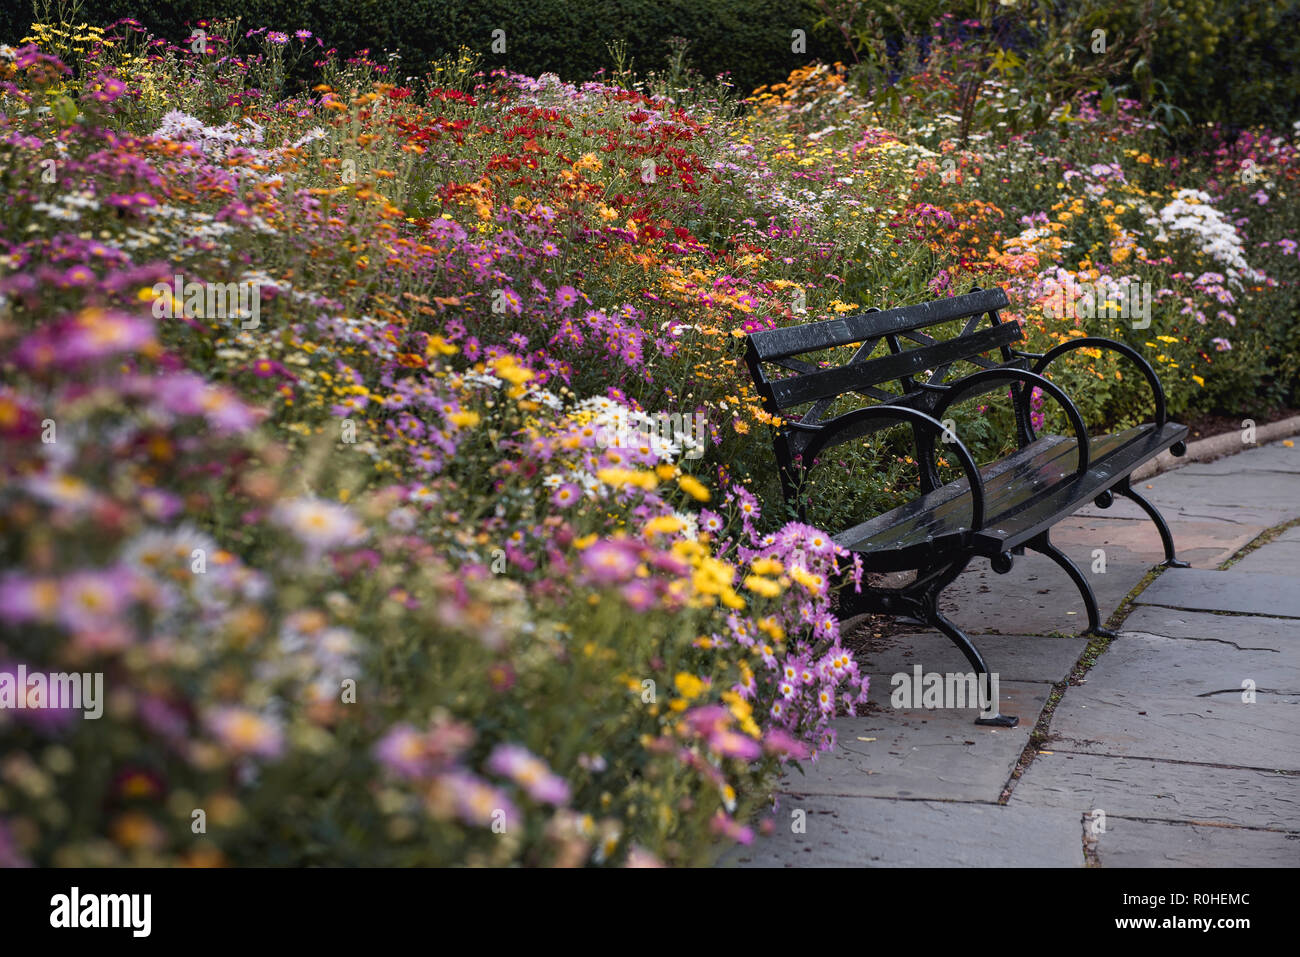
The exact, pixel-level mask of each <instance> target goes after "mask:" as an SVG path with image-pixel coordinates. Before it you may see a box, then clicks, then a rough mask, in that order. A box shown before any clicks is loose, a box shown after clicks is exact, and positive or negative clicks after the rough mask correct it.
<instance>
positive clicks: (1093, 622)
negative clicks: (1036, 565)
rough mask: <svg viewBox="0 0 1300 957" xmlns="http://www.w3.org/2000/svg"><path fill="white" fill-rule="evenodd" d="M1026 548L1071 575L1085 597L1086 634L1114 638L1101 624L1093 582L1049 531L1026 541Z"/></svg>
mask: <svg viewBox="0 0 1300 957" xmlns="http://www.w3.org/2000/svg"><path fill="white" fill-rule="evenodd" d="M1025 547H1026V548H1030V549H1033V550H1034V551H1036V552H1038V553H1039V554H1040V555H1046V556H1047V557H1048V558H1050V559H1051V560H1052V561H1054V562H1056V564H1058V565H1060V566H1061V568H1062V569H1064V571H1065V573H1066V574H1067V575H1069V576H1070V580H1071V581H1073V582H1074V586H1075V587H1076V588H1078V589H1079V595H1080V597H1082V598H1083V606H1084V608H1086V609H1087V610H1088V628H1087V630H1086V631H1085V632H1084V634H1085V635H1100V636H1101V637H1103V638H1114V637H1115V632H1113V631H1111V630H1110V629H1109V628H1103V627H1102V625H1101V611H1100V610H1099V609H1098V607H1097V596H1096V595H1095V594H1094V593H1093V590H1092V583H1091V582H1090V581H1088V579H1087V577H1086V576H1085V575H1084V574H1083V572H1082V571H1080V570H1079V566H1078V565H1076V564H1074V562H1073V561H1071V560H1070V556H1069V555H1067V554H1065V552H1063V551H1061V550H1060V549H1059V548H1057V547H1056V546H1055V545H1053V544H1052V540H1051V538H1049V537H1048V534H1047V532H1039V533H1038V534H1037V535H1035V536H1034V537H1033V538H1032V539H1030V540H1029V541H1027V542H1026V543H1025Z"/></svg>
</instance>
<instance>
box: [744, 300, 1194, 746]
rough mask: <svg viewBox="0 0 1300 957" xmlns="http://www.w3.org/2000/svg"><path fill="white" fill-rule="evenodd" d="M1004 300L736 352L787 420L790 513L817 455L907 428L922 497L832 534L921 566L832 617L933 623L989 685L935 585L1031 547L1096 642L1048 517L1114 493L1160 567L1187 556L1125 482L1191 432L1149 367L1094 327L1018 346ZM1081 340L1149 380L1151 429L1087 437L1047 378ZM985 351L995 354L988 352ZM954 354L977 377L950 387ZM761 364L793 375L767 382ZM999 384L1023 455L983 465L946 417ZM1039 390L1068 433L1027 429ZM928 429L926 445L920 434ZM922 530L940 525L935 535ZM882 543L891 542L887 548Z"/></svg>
mask: <svg viewBox="0 0 1300 957" xmlns="http://www.w3.org/2000/svg"><path fill="white" fill-rule="evenodd" d="M1008 305H1009V303H1008V300H1007V297H1006V294H1005V293H1004V292H1003V291H1002V290H1001V289H999V288H993V289H983V290H982V289H979V288H978V287H976V288H975V289H974V290H972V291H971V292H970V293H968V294H966V295H962V296H954V297H952V298H948V299H939V300H936V301H932V302H925V303H921V304H919V305H915V306H905V307H900V308H896V309H889V310H886V311H883V312H882V311H880V310H878V309H870V310H867V311H866V312H864V313H861V314H858V315H855V316H850V317H847V318H843V319H831V320H826V321H822V322H811V323H805V324H802V325H797V326H786V327H782V328H776V329H767V330H763V331H759V332H753V333H750V334H749V335H748V336H747V343H748V344H747V348H746V352H745V363H746V365H747V366H748V368H749V372H750V375H751V376H752V377H753V380H754V385H755V387H756V388H757V390H758V392H759V394H760V396H761V397H762V400H763V406H764V408H765V409H766V411H767V412H768V413H769V414H771V415H773V416H777V417H779V418H780V419H781V424H780V425H779V426H778V427H777V428H776V430H775V436H774V440H773V447H774V450H775V453H776V461H777V468H778V470H779V473H780V479H781V487H782V492H783V493H784V496H785V499H786V502H787V503H788V504H789V505H791V506H793V507H794V509H795V512H796V514H797V515H798V516H799V518H800V520H801V521H806V520H807V518H806V514H807V513H806V501H805V498H804V496H803V494H802V489H803V488H804V487H805V485H806V482H807V479H808V475H809V473H810V472H811V470H812V469H813V468H814V467H815V466H816V465H817V464H818V462H819V456H820V454H821V453H822V452H823V451H825V450H826V449H828V448H831V447H833V446H835V445H839V444H841V443H843V442H846V441H850V440H852V439H855V438H861V437H864V436H868V435H872V434H874V433H876V432H879V431H880V430H882V429H885V428H890V427H892V426H895V425H900V424H902V425H909V426H910V427H911V431H912V439H913V443H912V444H913V446H914V449H915V453H916V454H915V461H916V464H917V469H918V471H919V473H920V487H921V495H920V496H919V497H918V498H917V499H915V500H913V501H912V502H909V503H907V504H906V505H903V506H900V507H899V508H895V509H892V510H891V511H889V512H886V513H885V514H884V515H883V516H877V517H875V518H873V519H869V520H867V521H865V522H861V523H859V524H858V525H855V526H853V527H850V528H846V529H843V530H841V531H839V532H837V533H836V534H835V535H834V538H835V541H836V542H837V543H838V544H840V545H842V546H844V547H846V548H848V549H849V550H850V551H853V552H856V553H857V554H859V555H860V556H861V560H862V564H863V567H864V569H865V571H866V572H895V571H915V572H916V578H915V580H914V581H912V582H910V583H908V584H906V585H902V586H899V587H881V586H873V585H869V584H868V583H867V582H866V581H865V580H864V581H863V584H862V588H861V591H860V592H859V591H856V590H854V589H853V588H852V587H851V586H847V585H846V586H843V587H841V589H840V592H839V596H838V602H839V605H838V609H837V614H838V616H839V618H840V619H841V620H842V621H843V620H847V619H848V618H850V617H852V616H854V615H858V614H861V613H864V612H872V613H884V614H893V615H899V616H906V617H910V618H914V619H917V620H920V621H923V622H926V623H928V624H930V625H932V626H933V627H935V628H937V629H939V631H941V632H942V633H943V634H945V635H947V637H948V638H949V639H951V640H952V642H953V643H954V644H955V645H956V646H957V647H958V648H959V649H960V650H961V651H962V653H963V654H964V655H965V656H966V658H967V660H968V661H969V662H970V663H971V665H972V667H974V669H975V672H976V677H977V679H979V680H980V681H981V684H980V685H979V687H980V688H984V687H987V686H986V685H985V684H984V683H983V681H984V680H985V677H986V676H987V675H988V673H989V669H988V666H987V665H986V664H985V662H984V658H983V656H982V655H981V654H980V652H979V650H978V649H977V648H976V647H975V645H974V643H973V642H972V641H971V639H970V638H969V637H967V636H966V634H965V633H964V632H962V630H961V629H960V628H958V627H957V625H955V624H953V622H951V621H950V620H949V619H948V618H946V617H945V616H944V615H943V614H942V613H941V612H940V611H939V607H938V598H939V594H940V592H942V591H943V589H944V588H946V587H947V586H948V585H949V584H951V583H952V582H953V581H954V580H955V579H956V578H957V576H958V575H959V574H961V572H962V571H963V570H964V569H965V568H966V566H967V565H968V564H969V563H970V562H971V561H972V560H973V559H974V558H976V557H984V558H988V559H989V561H990V564H991V565H992V567H993V570H994V571H995V572H998V573H999V574H1006V573H1007V572H1009V571H1010V570H1011V567H1012V563H1013V560H1014V559H1013V556H1015V555H1023V554H1024V550H1025V549H1026V548H1028V549H1030V550H1032V551H1036V552H1039V553H1040V554H1043V555H1046V556H1047V557H1048V558H1051V559H1052V560H1053V561H1054V562H1056V564H1058V565H1059V566H1060V567H1061V568H1062V569H1063V570H1064V571H1065V572H1066V574H1068V575H1069V576H1070V578H1071V580H1072V581H1073V582H1074V584H1075V586H1076V587H1077V588H1078V589H1079V593H1080V595H1081V596H1082V598H1083V602H1084V605H1085V607H1086V608H1087V612H1088V628H1087V630H1086V631H1085V632H1084V634H1095V635H1110V634H1112V632H1110V631H1108V630H1107V629H1105V628H1104V627H1103V626H1102V619H1101V615H1100V612H1099V611H1098V608H1097V599H1096V596H1095V595H1094V594H1093V591H1092V586H1091V584H1090V583H1089V582H1088V579H1087V578H1086V577H1084V575H1083V573H1082V572H1081V571H1080V570H1079V568H1078V567H1077V566H1076V565H1075V564H1074V562H1072V561H1071V560H1070V558H1069V557H1068V556H1067V555H1066V554H1065V553H1064V552H1062V551H1060V550H1059V549H1058V548H1057V547H1056V546H1055V545H1053V544H1052V542H1051V539H1050V537H1049V532H1050V530H1051V528H1052V526H1054V525H1055V524H1056V523H1058V522H1059V521H1061V520H1062V519H1064V518H1066V517H1067V516H1069V515H1071V514H1073V513H1074V512H1075V511H1076V510H1077V509H1078V508H1079V507H1080V506H1082V505H1085V504H1086V503H1087V502H1088V501H1093V502H1095V504H1096V505H1098V506H1099V507H1101V508H1108V507H1109V506H1110V505H1111V503H1112V502H1113V501H1114V496H1115V495H1122V496H1124V497H1125V498H1128V499H1131V500H1132V501H1134V502H1135V503H1137V505H1138V506H1140V507H1141V508H1142V510H1143V511H1144V512H1146V514H1147V515H1148V516H1149V517H1150V518H1151V520H1152V521H1153V522H1154V523H1155V526H1156V528H1157V530H1158V531H1159V533H1160V540H1161V543H1162V545H1163V546H1164V552H1165V560H1164V562H1163V563H1162V564H1163V565H1165V566H1175V567H1186V564H1187V563H1186V562H1181V561H1179V560H1178V559H1177V558H1176V557H1175V554H1174V541H1173V536H1172V535H1171V534H1170V531H1169V526H1168V524H1167V523H1166V522H1165V520H1164V517H1163V516H1162V515H1161V514H1160V512H1159V511H1158V510H1157V509H1156V507H1155V505H1153V504H1152V503H1151V502H1150V501H1148V500H1147V499H1146V498H1144V497H1143V496H1142V495H1140V494H1139V493H1138V492H1136V491H1135V490H1134V489H1133V487H1132V482H1131V477H1132V473H1133V472H1134V471H1135V470H1136V469H1137V468H1138V467H1140V466H1141V465H1142V464H1144V463H1145V462H1147V461H1149V460H1151V459H1152V458H1154V457H1155V456H1156V455H1158V454H1159V453H1160V452H1162V451H1164V450H1165V449H1170V450H1171V451H1172V452H1173V454H1174V455H1179V456H1181V455H1183V454H1184V453H1185V452H1186V449H1187V447H1186V439H1187V427H1186V426H1185V425H1179V424H1177V423H1172V422H1169V421H1168V416H1167V414H1166V408H1165V394H1164V390H1163V388H1162V387H1161V385H1160V378H1159V376H1157V375H1156V372H1155V370H1154V369H1153V368H1152V367H1151V364H1150V363H1149V362H1147V361H1146V359H1144V358H1143V357H1142V356H1141V355H1140V354H1139V353H1138V352H1137V351H1135V350H1134V349H1133V348H1131V347H1130V346H1128V345H1125V344H1124V343H1122V342H1116V341H1114V340H1111V339H1104V338H1100V337H1095V336H1086V337H1080V338H1077V339H1072V340H1069V341H1066V342H1063V343H1061V344H1060V345H1057V346H1055V347H1054V348H1052V349H1050V350H1048V351H1047V352H1046V353H1031V352H1022V351H1019V350H1017V349H1013V348H1011V344H1012V343H1013V342H1016V341H1018V340H1020V339H1021V338H1022V337H1023V334H1022V332H1021V329H1020V324H1019V323H1018V322H1004V321H1002V319H1001V318H1000V317H999V316H998V310H999V309H1004V308H1006V307H1007V306H1008ZM985 317H987V318H988V319H989V324H988V327H987V328H984V329H980V328H979V326H980V324H981V321H982V320H983V319H984V318H985ZM961 319H965V320H966V322H965V324H964V326H963V328H962V331H961V333H960V334H959V335H957V336H954V337H952V338H950V339H947V340H942V341H941V340H936V339H935V338H933V337H932V336H930V335H928V334H927V333H926V332H924V330H925V329H926V328H927V327H930V326H933V325H936V324H939V323H945V322H951V321H953V320H961ZM881 340H884V342H885V343H886V344H887V346H888V349H889V351H888V353H886V354H885V355H883V356H880V357H877V358H871V355H872V353H873V352H874V351H875V349H876V347H877V345H878V344H879V343H880V342H881ZM901 340H907V342H908V345H909V346H910V348H904V346H903V343H902V341H901ZM858 343H860V344H861V345H860V346H859V348H858V349H857V350H856V351H855V352H854V353H853V355H852V358H850V359H849V360H848V362H846V363H844V364H842V365H833V364H825V363H823V364H816V363H814V362H810V361H808V360H807V359H803V358H800V356H803V355H805V354H808V353H817V352H822V351H824V350H827V349H831V348H835V347H841V346H849V345H854V344H858ZM1076 349H1111V350H1114V351H1115V352H1118V353H1119V354H1120V355H1122V356H1125V357H1126V358H1128V359H1129V360H1130V361H1132V362H1133V363H1134V364H1135V365H1136V366H1137V368H1138V370H1139V371H1140V372H1141V373H1142V375H1143V376H1144V378H1145V379H1146V380H1147V382H1148V383H1149V385H1150V386H1151V390H1152V393H1153V395H1154V400H1155V410H1154V412H1155V416H1154V422H1151V423H1146V424H1144V425H1141V426H1137V427H1135V428H1133V429H1129V430H1127V431H1125V432H1122V433H1114V434H1112V435H1108V436H1104V437H1101V438H1099V439H1090V438H1089V436H1088V432H1087V429H1086V427H1085V426H1084V423H1083V419H1082V416H1080V414H1079V410H1078V408H1077V407H1076V406H1075V404H1074V403H1073V402H1072V401H1071V400H1070V398H1069V396H1067V395H1066V394H1065V392H1063V391H1062V390H1061V388H1060V387H1059V386H1057V385H1056V384H1054V383H1053V382H1052V381H1051V380H1050V379H1047V378H1044V376H1043V375H1042V373H1043V371H1044V370H1045V369H1047V367H1048V366H1049V365H1051V363H1052V362H1054V361H1055V360H1056V359H1057V358H1059V357H1060V356H1063V355H1065V354H1066V353H1067V352H1071V351H1073V350H1076ZM994 350H996V351H997V352H998V354H999V355H1000V357H1001V361H994V360H991V359H989V358H987V357H986V356H985V353H989V352H993V351H994ZM960 361H964V362H968V363H970V364H972V365H975V366H977V367H978V371H976V372H973V373H971V374H969V375H965V376H961V377H958V378H955V379H953V380H952V381H950V382H945V381H944V380H945V379H946V377H947V376H948V373H949V369H950V368H951V366H952V365H953V363H955V362H960ZM769 366H778V367H781V368H784V369H785V370H788V371H790V372H793V373H794V374H793V375H789V376H785V377H781V378H775V379H774V378H770V377H769V375H768V373H767V368H766V367H769ZM891 380H894V381H897V382H898V383H899V385H900V386H901V388H902V393H901V394H896V393H892V392H888V391H885V390H883V389H880V388H877V386H878V385H880V384H882V383H886V382H889V381H891ZM1008 384H1009V386H1010V390H1009V391H1010V396H1011V399H1012V406H1013V409H1014V413H1015V422H1016V433H1017V435H1016V440H1017V445H1018V449H1017V451H1016V452H1013V453H1011V454H1009V455H1007V456H1006V457H1004V458H1003V459H1000V460H998V461H997V462H993V463H989V464H988V465H986V466H984V467H983V468H982V469H981V468H980V467H978V466H977V465H976V464H975V460H974V458H973V457H972V456H971V454H970V452H969V450H968V449H967V448H966V446H965V445H964V444H963V443H962V442H961V441H960V440H959V439H958V438H957V436H956V435H954V434H953V433H952V432H950V431H948V430H947V429H945V428H944V426H943V424H941V420H942V419H943V415H944V412H945V411H947V409H948V408H949V407H950V406H951V405H952V404H953V403H954V402H956V401H958V400H965V399H970V398H973V397H976V396H979V395H983V394H986V393H989V392H994V391H996V390H998V389H999V388H1005V387H1006V386H1007V385H1008ZM1035 386H1037V387H1038V388H1039V389H1041V390H1042V392H1043V393H1044V394H1045V395H1046V396H1049V397H1051V398H1052V399H1054V400H1055V401H1056V402H1058V403H1059V404H1060V405H1061V407H1062V408H1063V409H1064V410H1065V413H1066V415H1067V417H1068V419H1069V421H1070V425H1071V428H1072V430H1073V432H1074V436H1073V438H1070V437H1066V436H1041V437H1039V436H1036V434H1035V432H1034V429H1033V425H1032V421H1031V418H1030V408H1029V400H1030V397H1031V395H1032V390H1033V388H1034V387H1035ZM849 394H854V395H856V396H858V397H861V398H863V399H867V400H874V401H875V402H876V403H878V404H874V405H866V406H865V407H862V408H856V409H853V410H852V411H848V412H845V413H842V414H839V415H836V416H834V417H833V418H831V419H829V420H826V419H824V416H825V415H826V413H827V412H828V411H829V410H830V409H831V408H832V406H834V405H835V404H836V402H837V401H838V400H839V398H840V397H841V396H845V395H849ZM799 406H809V407H808V408H807V409H806V411H804V412H803V413H802V415H801V416H800V417H799V418H798V419H797V420H792V419H791V418H790V416H791V414H792V412H791V410H792V409H795V408H796V407H799ZM796 414H797V413H796ZM923 436H924V437H925V438H926V439H927V441H922V437H923ZM935 439H940V440H941V441H942V442H943V443H944V444H945V445H947V446H948V449H949V450H951V451H952V452H953V453H955V455H956V458H957V459H958V461H959V462H960V464H961V467H962V471H963V472H964V478H961V479H957V480H955V481H952V482H949V483H946V484H945V483H943V482H942V481H941V480H940V477H939V475H938V471H937V468H936V462H935V456H934V444H933V443H934V441H935ZM1099 442H1100V443H1101V445H1100V446H1098V445H1097V443H1099ZM1098 448H1100V449H1101V450H1102V454H1101V455H1099V456H1098V455H1094V452H1095V451H1096V450H1097V449H1098ZM1070 449H1073V450H1074V452H1075V455H1074V460H1075V465H1074V467H1073V469H1072V473H1073V474H1068V475H1067V474H1066V472H1065V470H1064V469H1062V468H1061V466H1060V464H1059V463H1058V462H1056V459H1057V458H1060V457H1061V453H1064V454H1065V455H1067V456H1068V453H1069V450H1070ZM1049 453H1051V456H1050V459H1049V458H1048V455H1049ZM1017 469H1019V470H1020V472H1019V474H1017V471H1016V470H1017ZM993 481H996V482H997V483H998V491H999V494H1000V496H1001V500H1005V501H1003V502H1002V504H999V503H998V502H994V503H989V502H988V500H987V499H988V496H987V495H986V490H985V483H986V482H993ZM1008 496H1010V497H1009V498H1008ZM963 505H965V506H968V507H967V510H966V513H964V514H969V515H970V518H969V521H966V520H962V521H961V522H960V524H957V525H955V526H954V524H953V519H952V517H951V516H948V515H947V512H948V511H950V510H952V509H958V510H960V509H961V508H962V506H963ZM950 506H951V508H950ZM1004 506H1005V507H1004ZM999 509H1000V510H999ZM941 513H942V518H941ZM945 522H946V524H944V523H945ZM925 523H929V524H928V525H927V524H925ZM930 529H934V530H935V531H937V532H938V534H932V533H931V532H930ZM923 534H924V537H922V535H923ZM909 535H910V538H909ZM891 537H892V538H895V539H897V540H896V541H894V542H890V541H889V539H890V538H891ZM982 710H984V709H983V703H982ZM988 710H992V711H993V715H992V716H982V717H980V718H979V719H977V723H978V724H993V725H998V726H1002V727H1013V726H1014V725H1015V724H1016V723H1017V722H1018V720H1019V719H1018V718H1016V717H1014V716H1010V715H1002V714H1000V713H999V712H998V705H997V702H992V703H991V708H990V709H988Z"/></svg>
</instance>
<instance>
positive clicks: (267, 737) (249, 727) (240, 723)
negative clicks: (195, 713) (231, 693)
mask: <svg viewBox="0 0 1300 957" xmlns="http://www.w3.org/2000/svg"><path fill="white" fill-rule="evenodd" d="M206 724H207V726H208V730H210V731H211V732H212V733H213V734H214V735H215V736H216V738H217V740H218V741H220V742H221V743H222V744H223V745H224V746H225V747H226V748H228V749H230V750H231V751H233V752H235V753H236V754H241V755H248V756H252V757H260V758H277V757H279V756H280V754H281V753H282V752H283V751H284V730H283V728H282V727H281V724H280V722H279V721H278V720H277V719H275V718H272V717H268V716H266V715H261V714H258V713H257V712H256V711H252V710H249V709H248V708H238V707H230V706H228V707H222V708H218V709H216V710H215V711H212V712H210V713H209V714H208V716H207V719H206Z"/></svg>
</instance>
